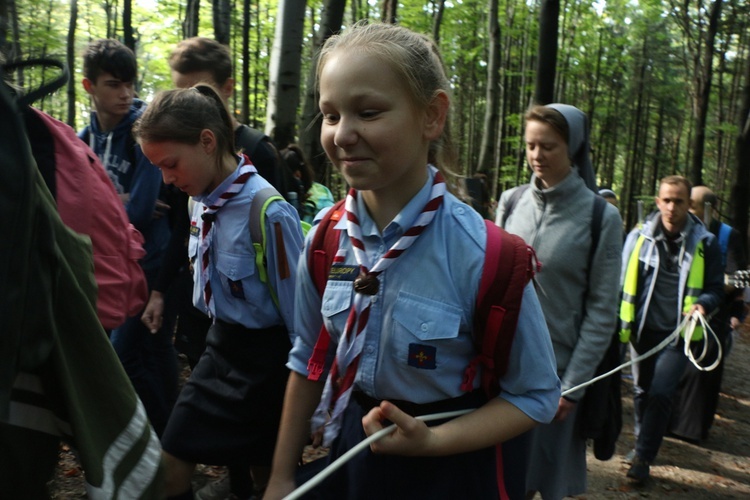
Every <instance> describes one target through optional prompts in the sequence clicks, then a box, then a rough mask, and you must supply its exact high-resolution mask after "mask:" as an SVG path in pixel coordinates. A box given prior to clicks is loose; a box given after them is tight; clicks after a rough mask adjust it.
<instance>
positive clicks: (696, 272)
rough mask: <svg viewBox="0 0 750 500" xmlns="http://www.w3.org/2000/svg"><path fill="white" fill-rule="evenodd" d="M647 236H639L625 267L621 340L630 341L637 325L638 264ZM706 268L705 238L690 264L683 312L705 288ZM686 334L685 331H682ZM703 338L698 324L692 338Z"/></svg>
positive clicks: (700, 242)
mask: <svg viewBox="0 0 750 500" xmlns="http://www.w3.org/2000/svg"><path fill="white" fill-rule="evenodd" d="M644 241H646V238H645V237H644V236H643V235H640V236H638V239H637V240H636V242H635V247H634V248H633V251H632V252H631V254H630V258H629V259H628V266H627V267H626V268H625V278H624V279H623V283H622V302H621V303H620V341H621V342H622V343H628V342H629V341H630V337H631V334H632V332H633V328H634V325H635V303H636V297H637V294H638V265H639V260H640V254H641V248H642V247H643V242H644ZM705 268H706V258H705V252H704V249H703V240H701V241H699V242H698V245H697V246H696V248H695V254H694V256H693V261H692V263H691V264H690V272H689V273H688V278H687V284H686V289H685V294H684V297H683V299H682V312H684V313H687V312H688V311H690V308H691V307H692V306H693V304H695V303H696V302H697V301H698V297H699V296H700V294H701V291H702V290H703V277H704V274H705V273H704V271H705ZM682 335H683V336H684V335H685V332H684V331H683V332H682ZM702 338H703V328H701V327H700V326H696V327H695V330H693V335H692V337H691V340H694V341H695V340H700V339H702Z"/></svg>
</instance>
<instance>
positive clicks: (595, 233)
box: [587, 194, 607, 272]
mask: <svg viewBox="0 0 750 500" xmlns="http://www.w3.org/2000/svg"><path fill="white" fill-rule="evenodd" d="M606 206H607V200H605V199H604V197H603V196H599V195H598V194H597V195H594V206H593V208H592V212H591V248H589V265H588V267H587V269H588V270H589V272H591V265H592V264H593V263H594V253H595V252H596V248H597V247H598V246H599V237H600V236H601V234H602V218H603V217H604V209H605V208H606Z"/></svg>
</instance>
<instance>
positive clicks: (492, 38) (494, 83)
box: [477, 0, 500, 174]
mask: <svg viewBox="0 0 750 500" xmlns="http://www.w3.org/2000/svg"><path fill="white" fill-rule="evenodd" d="M498 3H499V2H498V0H490V1H489V4H490V5H489V7H490V12H489V15H488V22H487V31H488V34H489V37H488V38H489V45H490V48H489V61H488V64H487V102H486V105H485V109H484V127H483V129H482V142H481V146H480V149H479V162H478V165H477V170H484V171H486V172H487V173H488V174H489V172H490V170H491V169H492V166H493V164H494V160H495V157H494V152H495V144H496V139H497V138H496V135H497V123H498V120H499V117H498V106H499V101H498V95H499V94H500V23H499V22H498V20H497V16H498Z"/></svg>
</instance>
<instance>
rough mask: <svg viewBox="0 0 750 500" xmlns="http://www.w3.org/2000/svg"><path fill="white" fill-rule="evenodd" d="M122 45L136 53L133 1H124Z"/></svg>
mask: <svg viewBox="0 0 750 500" xmlns="http://www.w3.org/2000/svg"><path fill="white" fill-rule="evenodd" d="M122 40H123V41H122V43H124V44H125V46H126V47H128V48H129V49H130V50H132V51H133V53H135V34H134V33H133V0H122Z"/></svg>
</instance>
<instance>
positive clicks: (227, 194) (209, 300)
mask: <svg viewBox="0 0 750 500" xmlns="http://www.w3.org/2000/svg"><path fill="white" fill-rule="evenodd" d="M256 172H257V170H256V169H255V167H254V166H253V164H252V163H250V161H249V160H248V159H247V157H246V156H244V155H243V161H242V163H241V164H240V166H239V175H238V176H237V178H236V179H235V180H234V181H232V183H231V184H230V185H229V186H227V189H226V190H225V191H224V192H223V193H221V194H220V195H219V197H218V198H217V199H216V202H215V203H214V204H213V205H209V206H206V207H204V208H203V210H204V212H203V214H202V215H201V218H202V219H203V230H202V231H201V242H200V258H201V274H200V285H201V287H202V288H203V300H204V302H205V303H206V308H207V309H208V314H209V316H211V317H214V316H216V306H215V304H214V300H213V294H212V293H211V282H210V280H209V277H208V260H209V258H208V256H209V253H210V252H209V249H210V248H211V240H213V236H214V232H213V231H212V229H213V225H214V221H215V220H216V212H218V210H219V209H220V208H221V207H223V206H224V204H225V203H226V202H228V201H229V200H230V199H232V198H233V197H234V196H235V195H236V194H237V193H239V192H240V191H241V190H242V186H244V185H245V183H246V182H247V180H248V179H249V178H250V176H251V175H253V174H254V173H256Z"/></svg>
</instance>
